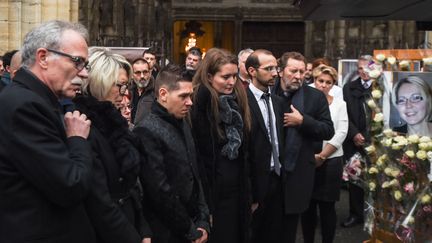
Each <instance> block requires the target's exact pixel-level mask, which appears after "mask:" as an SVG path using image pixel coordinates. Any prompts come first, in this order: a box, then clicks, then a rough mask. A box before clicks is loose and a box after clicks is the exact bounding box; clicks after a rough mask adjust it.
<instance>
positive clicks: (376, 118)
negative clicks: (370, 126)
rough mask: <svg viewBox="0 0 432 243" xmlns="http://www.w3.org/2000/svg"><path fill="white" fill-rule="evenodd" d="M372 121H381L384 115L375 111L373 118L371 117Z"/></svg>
mask: <svg viewBox="0 0 432 243" xmlns="http://www.w3.org/2000/svg"><path fill="white" fill-rule="evenodd" d="M373 120H374V122H382V121H383V120H384V115H383V113H381V112H380V113H376V114H375V116H374V118H373Z"/></svg>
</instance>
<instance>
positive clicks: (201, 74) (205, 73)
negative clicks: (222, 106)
mask: <svg viewBox="0 0 432 243" xmlns="http://www.w3.org/2000/svg"><path fill="white" fill-rule="evenodd" d="M225 64H234V65H236V66H237V65H238V60H237V57H236V56H235V55H233V54H232V53H230V52H229V51H227V50H223V49H219V48H211V49H210V50H208V51H207V53H206V55H205V57H204V59H203V60H202V62H201V64H200V66H199V67H198V69H197V72H196V74H195V76H194V78H193V81H192V83H193V86H194V91H195V92H194V96H193V102H194V103H195V102H199V101H197V96H196V94H197V92H196V91H197V90H198V89H199V87H200V86H201V85H202V86H204V87H206V88H207V89H208V90H209V91H210V94H211V112H212V115H213V117H214V118H215V120H216V121H219V105H218V99H219V98H218V97H219V94H218V93H217V91H216V90H215V89H214V88H213V87H212V85H211V83H210V80H209V74H210V75H211V76H214V75H215V74H216V73H217V72H219V71H220V70H221V67H222V66H223V65H225ZM234 94H235V96H236V99H237V103H238V105H239V107H240V113H241V116H242V118H243V125H244V126H243V127H244V131H245V132H246V134H247V133H248V132H249V131H250V128H251V117H250V111H249V104H248V100H247V95H246V91H245V88H244V86H243V85H242V84H241V82H238V81H236V82H235V85H234ZM216 130H217V133H218V135H219V137H224V136H223V132H222V130H221V128H220V127H219V126H216Z"/></svg>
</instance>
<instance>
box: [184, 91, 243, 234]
mask: <svg viewBox="0 0 432 243" xmlns="http://www.w3.org/2000/svg"><path fill="white" fill-rule="evenodd" d="M196 92H197V96H196V100H195V103H194V105H193V107H192V110H191V122H192V132H193V135H194V139H195V144H196V145H197V154H198V156H197V157H198V166H199V168H200V174H201V176H202V178H203V187H204V193H205V195H206V200H207V203H208V205H209V208H210V213H211V214H212V212H214V211H215V207H216V206H217V205H218V203H220V202H221V200H223V199H221V198H225V197H227V196H228V197H230V196H232V194H233V193H234V194H239V199H240V207H239V210H240V211H239V212H238V213H239V217H240V221H241V222H240V224H241V225H240V228H241V232H242V234H243V235H242V236H241V239H242V240H245V241H246V239H247V234H248V228H249V223H250V219H251V210H250V204H251V184H250V183H251V182H250V174H249V173H250V171H249V170H250V169H249V164H248V163H249V162H248V144H249V138H250V134H243V138H242V144H241V146H240V148H239V154H238V157H237V158H236V159H234V160H232V161H231V160H229V159H228V157H227V156H224V155H222V153H221V151H222V147H223V146H224V145H225V144H226V140H225V139H221V138H219V137H218V135H217V131H216V126H221V124H220V121H216V119H215V118H214V117H213V114H212V112H211V101H210V99H211V94H210V91H209V90H208V89H207V88H206V87H204V86H203V85H201V86H200V88H199V89H198V90H197V91H196ZM222 130H223V128H222ZM227 237H230V236H227Z"/></svg>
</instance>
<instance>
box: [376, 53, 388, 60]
mask: <svg viewBox="0 0 432 243" xmlns="http://www.w3.org/2000/svg"><path fill="white" fill-rule="evenodd" d="M375 58H376V59H377V60H378V61H380V62H383V61H384V60H385V59H386V56H385V55H384V54H378V55H376V56H375Z"/></svg>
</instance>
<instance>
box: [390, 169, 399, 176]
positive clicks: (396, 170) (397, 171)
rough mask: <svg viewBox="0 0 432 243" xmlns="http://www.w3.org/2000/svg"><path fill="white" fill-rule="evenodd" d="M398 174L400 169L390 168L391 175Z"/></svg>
mask: <svg viewBox="0 0 432 243" xmlns="http://www.w3.org/2000/svg"><path fill="white" fill-rule="evenodd" d="M399 174H400V170H399V169H392V170H391V172H390V175H391V176H393V177H397V176H398V175H399Z"/></svg>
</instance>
